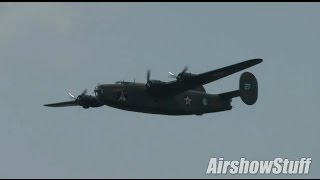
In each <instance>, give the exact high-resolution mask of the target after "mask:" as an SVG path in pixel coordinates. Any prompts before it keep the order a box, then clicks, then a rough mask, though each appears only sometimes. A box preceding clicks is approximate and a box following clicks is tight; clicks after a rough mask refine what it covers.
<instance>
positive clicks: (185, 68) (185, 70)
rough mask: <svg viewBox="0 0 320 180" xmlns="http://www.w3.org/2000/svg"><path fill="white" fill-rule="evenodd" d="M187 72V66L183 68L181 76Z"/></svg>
mask: <svg viewBox="0 0 320 180" xmlns="http://www.w3.org/2000/svg"><path fill="white" fill-rule="evenodd" d="M187 71H188V66H186V67H184V69H183V70H182V72H181V73H182V74H183V73H185V72H187Z"/></svg>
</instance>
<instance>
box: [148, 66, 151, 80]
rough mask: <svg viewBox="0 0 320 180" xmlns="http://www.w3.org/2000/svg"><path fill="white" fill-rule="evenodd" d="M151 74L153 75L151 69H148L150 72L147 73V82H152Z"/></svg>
mask: <svg viewBox="0 0 320 180" xmlns="http://www.w3.org/2000/svg"><path fill="white" fill-rule="evenodd" d="M150 73H151V71H150V69H148V71H147V82H149V81H150Z"/></svg>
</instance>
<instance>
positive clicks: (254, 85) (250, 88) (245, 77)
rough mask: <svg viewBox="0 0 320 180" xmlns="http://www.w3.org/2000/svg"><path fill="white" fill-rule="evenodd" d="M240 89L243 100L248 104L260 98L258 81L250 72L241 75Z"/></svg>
mask: <svg viewBox="0 0 320 180" xmlns="http://www.w3.org/2000/svg"><path fill="white" fill-rule="evenodd" d="M239 91H240V97H241V99H242V101H243V102H244V103H245V104H247V105H253V104H254V103H255V102H256V101H257V99H258V81H257V79H256V77H255V76H254V75H253V74H252V73H250V72H244V73H242V74H241V76H240V80H239Z"/></svg>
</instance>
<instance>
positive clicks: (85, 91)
mask: <svg viewBox="0 0 320 180" xmlns="http://www.w3.org/2000/svg"><path fill="white" fill-rule="evenodd" d="M87 92H88V90H87V89H84V90H83V91H82V93H81V94H80V95H79V96H78V97H75V96H74V95H73V94H71V93H70V92H69V96H70V97H71V98H72V99H74V100H76V101H79V100H80V99H81V98H82V96H84V95H86V94H87Z"/></svg>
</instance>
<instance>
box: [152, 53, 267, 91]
mask: <svg viewBox="0 0 320 180" xmlns="http://www.w3.org/2000/svg"><path fill="white" fill-rule="evenodd" d="M261 62H262V59H250V60H247V61H244V62H241V63H237V64H234V65H230V66H226V67H223V68H220V69H216V70H213V71H208V72H205V73H201V74H197V75H193V76H192V77H191V78H190V79H189V80H188V81H186V82H180V81H171V82H168V83H166V84H164V85H163V86H162V87H159V90H158V92H161V93H162V94H163V95H176V94H179V93H182V92H184V91H187V90H191V89H194V88H196V87H199V86H202V85H205V84H208V83H210V82H213V81H216V80H218V79H221V78H224V77H226V76H229V75H231V74H234V73H236V72H239V71H242V70H244V69H247V68H249V67H251V66H254V65H256V64H259V63H261ZM159 94H160V93H159Z"/></svg>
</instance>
